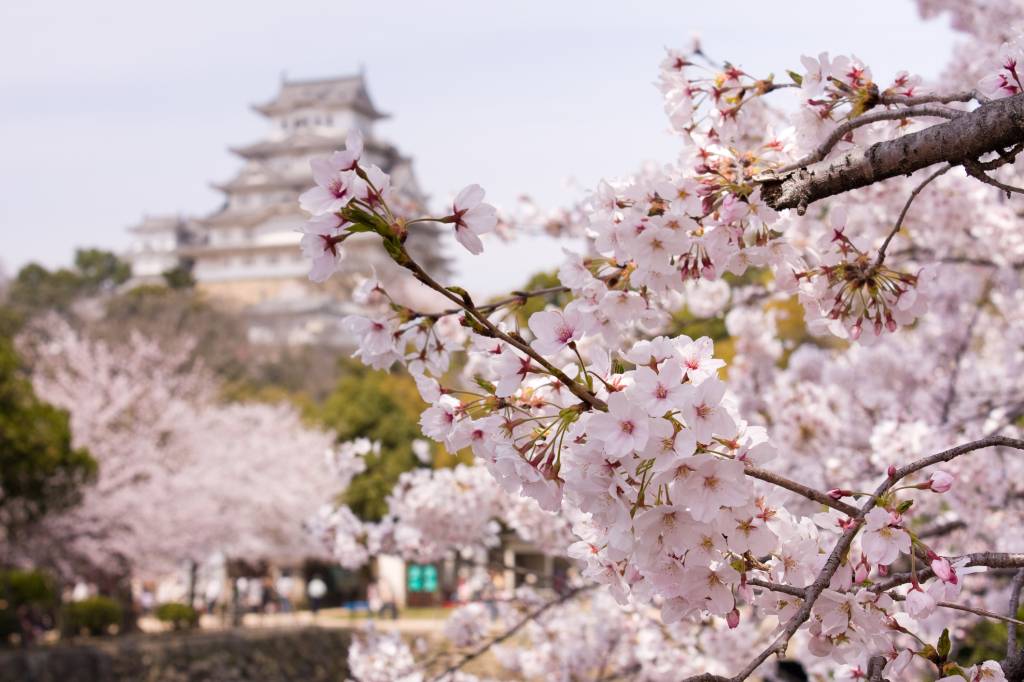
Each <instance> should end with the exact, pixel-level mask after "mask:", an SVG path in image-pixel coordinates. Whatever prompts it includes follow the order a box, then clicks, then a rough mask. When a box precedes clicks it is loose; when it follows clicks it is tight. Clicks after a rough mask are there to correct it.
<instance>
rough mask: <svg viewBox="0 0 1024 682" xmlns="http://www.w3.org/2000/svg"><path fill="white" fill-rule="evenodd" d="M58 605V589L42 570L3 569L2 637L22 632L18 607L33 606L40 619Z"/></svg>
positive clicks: (0, 577) (0, 576) (0, 593)
mask: <svg viewBox="0 0 1024 682" xmlns="http://www.w3.org/2000/svg"><path fill="white" fill-rule="evenodd" d="M56 605H57V589H56V586H55V585H54V583H53V580H52V579H51V578H50V576H48V575H46V574H45V573H42V572H41V571H22V570H9V571H0V640H4V639H7V638H9V637H10V636H11V635H14V634H21V623H20V620H19V617H18V613H19V611H24V610H25V609H28V610H30V611H31V612H32V613H33V615H34V618H35V619H37V620H39V619H41V617H42V616H43V615H45V614H49V613H50V612H51V611H52V610H53V609H54V608H55V607H56Z"/></svg>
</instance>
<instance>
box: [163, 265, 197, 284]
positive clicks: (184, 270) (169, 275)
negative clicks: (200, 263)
mask: <svg viewBox="0 0 1024 682" xmlns="http://www.w3.org/2000/svg"><path fill="white" fill-rule="evenodd" d="M163 278H164V282H166V283H167V286H168V287H169V288H171V289H192V288H194V287H195V285H196V278H195V277H193V276H192V263H191V261H186V262H184V263H181V264H179V265H177V266H175V267H173V268H171V269H170V270H168V271H166V272H164V273H163Z"/></svg>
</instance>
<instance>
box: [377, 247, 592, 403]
mask: <svg viewBox="0 0 1024 682" xmlns="http://www.w3.org/2000/svg"><path fill="white" fill-rule="evenodd" d="M401 256H402V257H401V258H400V259H395V261H396V262H397V263H398V264H399V265H401V266H402V267H404V268H405V269H407V270H409V271H410V272H412V273H413V275H414V276H415V277H416V279H418V280H419V281H420V282H422V283H423V284H425V285H426V286H428V287H430V288H431V289H433V290H434V291H436V292H437V293H439V294H441V295H442V296H444V297H445V298H447V299H448V300H449V301H451V302H452V303H454V304H455V305H457V306H458V307H459V308H461V309H462V310H465V311H466V314H467V315H468V316H469V317H470V318H471V320H472V321H473V322H476V323H477V324H478V325H479V326H480V327H482V329H483V330H484V332H485V333H486V334H487V335H488V336H491V337H493V338H497V339H501V340H502V341H504V342H505V343H507V344H509V345H510V346H512V347H513V348H515V349H517V350H519V351H520V352H522V353H525V354H526V355H528V356H529V357H530V358H532V359H533V360H535V361H536V362H537V364H538V365H540V366H541V367H543V368H544V369H545V370H547V372H548V373H549V374H550V375H551V376H553V377H555V378H556V379H558V381H560V382H561V383H562V384H564V385H565V387H566V388H568V389H569V390H570V391H571V392H572V394H573V395H575V396H576V397H577V398H579V399H580V400H582V401H583V402H584V403H586V404H587V405H589V406H590V407H592V408H594V409H597V410H601V411H607V409H608V406H607V405H606V404H605V402H604V401H603V400H601V399H600V398H598V397H597V396H596V395H594V394H593V393H591V392H590V391H589V390H587V388H586V387H585V386H583V385H582V384H580V383H578V382H576V381H573V380H572V379H570V378H569V377H568V376H567V375H566V374H565V372H563V371H562V370H560V369H558V368H557V367H555V366H554V365H552V364H551V363H550V362H548V360H547V359H546V358H545V357H544V356H543V355H541V354H540V353H538V352H537V351H535V350H534V349H533V348H531V347H530V345H529V344H528V343H526V342H525V341H523V340H522V339H521V338H516V337H513V336H511V335H510V334H508V333H506V332H503V331H502V330H501V329H499V328H498V326H497V325H495V324H494V323H493V322H491V321H490V319H488V317H487V316H486V315H484V314H483V313H482V312H480V310H479V309H478V308H477V307H476V306H475V305H474V304H473V302H472V300H470V298H469V296H468V295H467V296H465V297H464V298H463V297H461V296H458V295H456V294H455V293H454V292H452V291H451V290H449V289H447V288H446V287H444V286H442V285H441V284H439V283H438V282H437V281H436V280H435V279H434V278H433V277H431V276H430V275H429V274H427V272H426V270H424V269H423V268H422V267H421V266H420V264H419V263H417V262H416V261H415V260H413V259H412V257H411V256H410V255H409V253H408V252H407V251H406V250H405V247H404V246H403V247H401Z"/></svg>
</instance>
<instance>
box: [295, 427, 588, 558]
mask: <svg viewBox="0 0 1024 682" xmlns="http://www.w3.org/2000/svg"><path fill="white" fill-rule="evenodd" d="M370 447H373V448H378V447H379V444H377V443H374V444H372V445H369V444H368V442H366V441H365V439H359V440H356V441H352V442H348V443H343V444H342V445H341V446H340V447H339V448H338V449H337V450H335V451H333V456H332V463H331V468H332V469H334V470H336V469H337V468H338V467H339V464H338V463H337V462H340V461H345V460H347V461H348V462H349V463H347V464H341V466H342V467H343V468H344V469H345V470H348V471H353V470H356V469H359V470H361V468H362V465H363V461H362V455H363V454H365V452H366V451H368V449H369V448H370ZM466 509H473V510H474V513H473V514H466V513H465V510H466ZM309 526H310V530H311V532H312V533H313V534H314V535H315V536H317V537H318V538H319V539H320V541H321V542H322V543H323V545H324V546H325V547H326V548H327V549H328V550H329V551H330V552H331V554H332V556H334V557H335V558H336V559H337V560H338V561H339V562H340V563H341V564H342V565H343V566H345V567H346V568H349V569H356V568H359V567H361V566H363V565H365V564H366V562H367V561H368V560H369V559H370V557H372V556H375V555H378V554H382V553H388V554H397V555H400V556H402V557H404V558H406V559H409V560H412V561H419V562H429V561H437V560H440V559H443V558H444V557H445V556H446V555H447V554H448V553H449V552H452V551H457V552H460V553H461V554H463V555H467V556H486V552H487V549H489V548H492V547H495V546H497V545H498V544H499V542H500V538H501V533H502V531H503V529H509V530H512V531H514V532H515V533H516V534H517V535H518V536H519V537H520V538H522V539H524V540H527V541H529V542H531V543H532V544H533V546H535V547H536V548H537V549H539V550H542V551H544V552H547V553H549V554H564V552H565V548H566V547H567V545H568V544H569V543H570V542H571V534H570V532H569V523H568V521H566V520H565V519H563V518H561V517H559V516H556V515H554V514H552V513H550V512H545V511H544V510H542V509H541V508H540V507H539V506H538V504H537V503H536V502H534V501H533V500H530V499H524V498H521V497H519V496H518V495H516V496H512V495H508V494H507V493H505V492H504V491H503V490H501V488H500V487H498V486H497V485H496V484H495V481H494V479H493V477H492V476H491V474H490V473H488V471H487V470H486V469H485V468H484V467H483V466H482V465H479V464H474V465H473V466H466V465H464V464H459V465H457V466H455V467H452V468H446V469H436V470H434V469H414V470H412V471H407V472H405V473H403V474H402V475H401V476H400V477H399V479H398V482H397V483H396V484H395V487H394V489H393V490H392V492H391V494H390V495H389V496H388V514H387V516H386V517H385V518H384V519H382V520H381V521H379V522H369V521H363V520H361V519H359V518H358V517H357V516H356V515H355V514H354V513H353V512H352V510H351V509H349V508H348V507H347V506H344V505H325V506H324V507H323V508H322V509H321V511H320V513H319V514H318V515H317V516H316V517H314V518H313V519H311V520H310V521H309Z"/></svg>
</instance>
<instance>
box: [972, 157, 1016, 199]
mask: <svg viewBox="0 0 1024 682" xmlns="http://www.w3.org/2000/svg"><path fill="white" fill-rule="evenodd" d="M964 169H965V170H966V171H967V174H968V175H970V176H971V177H972V178H976V179H978V180H981V181H982V182H984V183H985V184H986V185H992V186H993V187H996V188H998V189H1001V190H1002V191H1004V192H1006V196H1007V197H1009V196H1010V195H1011V194H1024V188H1022V187H1015V186H1013V185H1007V184H1006V183H1004V182H1000V181H998V180H996V179H995V178H993V177H992V176H991V175H988V174H987V173H985V171H984V169H983V168H982V167H981V165H980V164H979V163H978V162H977V161H964Z"/></svg>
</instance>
